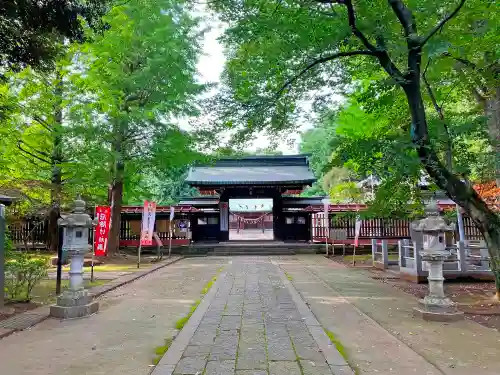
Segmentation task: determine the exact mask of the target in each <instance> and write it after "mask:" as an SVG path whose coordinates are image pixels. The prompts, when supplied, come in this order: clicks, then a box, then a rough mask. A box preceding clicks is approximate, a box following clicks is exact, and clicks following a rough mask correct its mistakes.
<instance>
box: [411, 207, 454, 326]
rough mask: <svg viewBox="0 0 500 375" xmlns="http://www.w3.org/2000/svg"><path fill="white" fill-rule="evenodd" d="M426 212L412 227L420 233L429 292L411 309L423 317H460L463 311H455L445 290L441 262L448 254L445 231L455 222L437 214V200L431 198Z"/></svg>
mask: <svg viewBox="0 0 500 375" xmlns="http://www.w3.org/2000/svg"><path fill="white" fill-rule="evenodd" d="M425 212H426V214H427V217H426V218H425V219H422V220H418V221H416V222H414V223H412V229H413V230H414V231H416V232H421V233H422V235H423V246H422V251H421V252H420V254H421V255H422V261H426V262H427V263H428V265H429V275H428V277H427V280H428V282H429V294H428V295H426V296H425V297H424V299H423V300H420V301H419V302H420V304H421V306H419V307H417V308H415V309H414V313H415V314H416V315H418V316H421V317H422V318H423V319H424V320H434V321H454V320H459V319H463V313H462V312H460V311H458V310H457V309H456V307H455V304H454V303H453V301H452V300H450V299H449V298H447V297H446V296H445V294H444V277H443V263H444V261H445V260H446V259H447V258H448V257H449V256H450V252H449V251H448V250H446V243H445V232H447V231H453V230H454V229H455V228H454V225H448V224H447V223H446V222H445V221H444V219H443V218H442V217H441V216H440V215H439V209H438V207H437V204H436V202H431V203H430V204H429V205H428V206H427V207H426V209H425ZM416 251H417V250H416Z"/></svg>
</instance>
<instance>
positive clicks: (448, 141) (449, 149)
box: [422, 59, 453, 171]
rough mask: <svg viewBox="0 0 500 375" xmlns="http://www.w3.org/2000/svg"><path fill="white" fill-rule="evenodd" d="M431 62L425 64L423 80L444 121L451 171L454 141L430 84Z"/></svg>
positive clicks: (448, 164)
mask: <svg viewBox="0 0 500 375" xmlns="http://www.w3.org/2000/svg"><path fill="white" fill-rule="evenodd" d="M430 63H431V59H429V60H428V61H427V65H426V66H425V69H424V72H423V74H422V80H423V81H424V84H425V87H426V88H427V93H428V94H429V97H430V99H431V102H432V105H433V106H434V109H435V110H436V112H437V114H438V116H439V119H440V120H441V121H442V122H443V127H444V131H445V133H446V164H447V167H448V169H449V170H450V171H452V170H453V169H452V168H453V142H452V140H451V134H450V129H449V128H448V124H447V123H446V121H445V119H444V114H443V108H442V107H440V106H439V104H438V102H437V100H436V96H435V95H434V91H432V88H431V85H430V84H429V81H428V80H427V76H426V73H427V69H428V68H429V64H430Z"/></svg>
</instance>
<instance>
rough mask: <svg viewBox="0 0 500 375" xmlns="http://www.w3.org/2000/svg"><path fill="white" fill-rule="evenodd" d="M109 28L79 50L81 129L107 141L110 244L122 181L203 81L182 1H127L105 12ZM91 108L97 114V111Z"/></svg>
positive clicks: (186, 108) (186, 110) (138, 169)
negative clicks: (83, 94) (85, 96)
mask: <svg viewBox="0 0 500 375" xmlns="http://www.w3.org/2000/svg"><path fill="white" fill-rule="evenodd" d="M104 21H105V22H106V23H108V24H109V30H108V31H107V32H106V33H105V35H103V36H99V35H96V36H95V37H94V41H93V43H92V44H89V45H86V46H85V48H83V50H82V55H81V57H80V62H81V63H82V64H83V66H86V70H85V77H84V79H83V80H82V82H81V84H82V85H83V86H84V87H87V89H88V91H89V92H92V95H91V96H90V97H89V100H88V101H89V105H88V106H87V110H88V113H89V115H88V116H87V117H88V120H89V121H88V122H87V123H86V124H85V125H86V131H87V134H89V136H90V137H91V138H92V137H99V139H100V140H101V141H102V142H104V143H105V144H106V145H107V146H106V147H108V150H109V153H110V155H111V157H110V160H109V173H110V176H111V178H110V184H109V201H110V204H111V206H112V226H111V230H110V238H109V251H110V252H111V253H112V252H114V251H116V250H117V248H118V241H119V230H120V221H121V220H120V215H121V208H122V204H123V196H124V184H126V183H127V179H134V178H136V176H134V174H135V175H140V174H141V173H144V172H145V171H146V169H147V168H148V162H147V161H148V160H150V158H151V145H152V144H153V143H154V141H155V140H156V139H159V138H163V137H165V136H166V135H167V134H168V133H169V132H170V131H171V130H172V129H173V125H172V124H171V122H170V121H169V120H170V119H171V118H172V116H180V115H193V114H195V113H196V108H195V107H194V106H193V105H192V104H191V103H192V102H193V99H194V97H195V96H196V95H197V94H199V93H200V92H201V91H202V89H203V86H201V85H199V84H197V83H196V82H195V79H194V76H195V73H196V67H195V64H196V60H197V56H198V53H199V45H198V37H199V30H198V23H197V20H196V19H194V18H193V17H192V16H191V14H190V13H189V8H188V6H187V5H186V3H184V2H182V1H175V0H162V1H153V0H131V1H127V2H125V3H123V4H122V5H118V6H115V7H114V8H113V9H112V10H111V11H110V12H109V15H107V16H106V17H105V18H104ZM96 113H97V114H96Z"/></svg>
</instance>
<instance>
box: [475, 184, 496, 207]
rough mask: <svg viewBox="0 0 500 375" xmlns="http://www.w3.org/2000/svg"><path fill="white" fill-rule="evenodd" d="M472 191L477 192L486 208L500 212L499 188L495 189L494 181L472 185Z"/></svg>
mask: <svg viewBox="0 0 500 375" xmlns="http://www.w3.org/2000/svg"><path fill="white" fill-rule="evenodd" d="M474 190H476V191H477V193H478V194H479V196H480V197H481V198H482V199H483V200H484V201H485V202H486V204H487V205H488V206H490V207H491V208H493V209H495V210H500V188H499V187H497V184H496V183H495V182H494V181H492V182H487V183H484V184H476V185H474Z"/></svg>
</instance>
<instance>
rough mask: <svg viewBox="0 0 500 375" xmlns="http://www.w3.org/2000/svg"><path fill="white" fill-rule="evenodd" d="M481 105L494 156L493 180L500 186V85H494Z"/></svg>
mask: <svg viewBox="0 0 500 375" xmlns="http://www.w3.org/2000/svg"><path fill="white" fill-rule="evenodd" d="M483 105H484V115H485V116H486V122H487V124H488V134H489V136H490V141H491V144H492V146H493V153H494V157H495V181H496V183H497V186H498V187H500V87H496V88H495V89H494V90H492V92H491V95H490V96H489V97H487V98H484V102H483Z"/></svg>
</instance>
